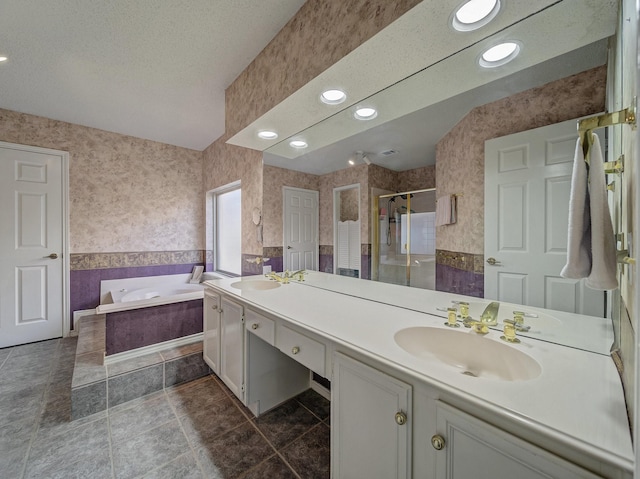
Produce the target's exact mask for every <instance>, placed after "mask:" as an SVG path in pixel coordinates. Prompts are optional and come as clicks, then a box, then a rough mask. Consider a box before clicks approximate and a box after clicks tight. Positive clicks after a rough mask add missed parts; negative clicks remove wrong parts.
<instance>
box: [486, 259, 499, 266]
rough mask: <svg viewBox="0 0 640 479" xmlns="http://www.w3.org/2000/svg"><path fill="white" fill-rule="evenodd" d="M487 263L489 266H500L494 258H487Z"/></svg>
mask: <svg viewBox="0 0 640 479" xmlns="http://www.w3.org/2000/svg"><path fill="white" fill-rule="evenodd" d="M487 263H489V264H490V265H491V266H495V265H496V264H501V263H500V261H498V260H497V259H495V258H487Z"/></svg>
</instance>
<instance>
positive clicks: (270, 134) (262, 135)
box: [258, 130, 278, 140]
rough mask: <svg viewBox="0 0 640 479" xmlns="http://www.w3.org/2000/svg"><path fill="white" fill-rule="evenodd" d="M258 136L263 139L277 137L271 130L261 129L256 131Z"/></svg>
mask: <svg viewBox="0 0 640 479" xmlns="http://www.w3.org/2000/svg"><path fill="white" fill-rule="evenodd" d="M258 136H259V137H260V138H262V139H263V140H275V139H276V138H278V134H277V133H276V132H275V131H271V130H262V131H259V132H258Z"/></svg>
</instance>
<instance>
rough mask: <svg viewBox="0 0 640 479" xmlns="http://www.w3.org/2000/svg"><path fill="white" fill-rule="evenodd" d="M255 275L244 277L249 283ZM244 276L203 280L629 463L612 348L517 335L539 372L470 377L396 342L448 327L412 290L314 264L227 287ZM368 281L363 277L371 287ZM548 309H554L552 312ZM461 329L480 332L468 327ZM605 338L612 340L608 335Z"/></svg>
mask: <svg viewBox="0 0 640 479" xmlns="http://www.w3.org/2000/svg"><path fill="white" fill-rule="evenodd" d="M253 278H254V279H262V280H264V279H265V278H264V277H253ZM251 279H252V278H246V277H245V278H242V280H243V281H250V280H251ZM239 280H240V278H233V279H222V280H213V281H207V282H206V283H205V284H206V285H208V286H211V287H213V288H214V289H217V290H218V291H220V292H224V293H227V294H230V295H232V296H236V297H238V298H241V299H242V300H243V301H244V302H246V303H248V304H253V305H255V306H256V307H258V308H260V309H263V310H265V311H268V312H270V313H271V314H273V315H275V316H278V317H280V318H283V319H285V320H287V321H289V322H291V323H293V324H297V325H299V326H301V327H303V328H306V329H308V330H310V331H312V332H314V333H316V334H319V335H321V336H323V337H326V338H327V339H329V340H331V341H333V342H335V343H338V344H342V345H345V346H347V347H349V348H352V349H355V350H357V351H358V352H359V353H361V354H364V355H367V356H370V357H372V358H374V359H376V360H377V361H380V362H383V363H386V364H389V365H391V366H393V367H394V368H396V369H399V370H401V371H402V372H403V373H405V374H407V375H410V376H412V377H414V378H416V379H418V380H420V381H423V382H425V383H426V384H431V385H433V386H435V387H437V388H439V389H441V390H443V391H445V392H448V393H450V394H455V395H456V396H458V397H460V398H461V399H463V400H465V401H467V402H470V403H473V404H478V405H480V406H482V407H485V408H489V409H491V410H492V411H494V412H495V413H496V414H500V415H502V416H504V417H507V418H509V419H510V420H512V421H517V422H518V423H521V424H524V425H526V426H527V427H529V428H531V429H532V430H535V431H536V432H538V433H540V434H544V435H546V436H549V437H553V438H555V439H557V440H558V441H560V442H563V443H566V444H569V445H571V446H572V447H575V448H576V449H578V450H581V451H584V452H586V453H588V454H590V455H592V456H595V457H597V458H599V459H601V460H603V461H605V462H607V463H610V464H615V465H617V466H618V467H621V468H622V469H625V470H628V471H631V470H632V468H633V458H634V456H633V449H632V445H631V436H630V431H629V424H628V420H627V416H626V409H625V402H624V394H623V390H622V385H621V382H620V378H619V375H618V372H617V370H616V368H615V365H614V363H613V361H612V359H611V358H610V357H609V356H605V355H603V354H598V353H593V352H587V351H584V350H580V349H576V348H571V347H566V346H560V345H557V344H553V343H550V342H546V341H539V340H535V339H530V338H526V337H523V336H520V339H521V341H522V342H521V343H520V344H517V345H511V344H509V345H508V346H509V347H513V348H517V349H519V350H520V351H523V352H526V353H527V354H528V355H530V356H531V357H533V358H534V359H535V360H537V361H538V363H539V364H540V365H541V366H542V374H541V375H540V376H539V377H537V378H536V379H532V380H528V381H513V382H511V381H501V380H497V379H489V378H475V377H469V376H466V375H463V374H460V372H459V371H457V370H454V369H453V368H452V367H451V366H447V365H445V364H443V363H441V362H439V361H438V360H436V359H433V360H430V359H424V358H418V357H416V356H413V355H412V354H410V353H408V352H406V351H405V350H404V349H402V348H401V347H400V346H398V345H397V344H396V342H395V340H394V335H395V333H396V332H398V331H399V330H401V329H404V328H408V327H414V326H430V327H440V328H445V326H444V325H443V319H442V318H441V317H437V316H433V315H430V314H425V313H424V312H420V310H414V309H417V308H414V307H412V306H415V305H416V304H417V303H416V301H417V299H416V298H417V297H418V296H415V293H411V292H405V291H404V290H410V289H411V288H406V287H398V286H394V285H386V284H382V283H377V282H373V281H366V280H354V279H349V278H344V277H340V276H334V275H328V274H324V273H315V272H312V273H309V275H308V276H307V277H306V281H308V284H300V283H297V282H295V281H294V282H291V283H290V284H286V285H281V287H278V288H275V289H270V290H265V291H260V290H246V289H245V290H240V289H236V288H234V287H231V284H232V283H234V282H236V281H239ZM345 280H346V281H347V282H352V283H353V284H348V283H346V282H345ZM316 281H317V282H326V283H333V286H331V287H327V289H321V288H316V287H310V286H312V284H313V283H314V282H316ZM362 281H366V283H367V284H366V288H364V286H365V285H364V284H361V282H362ZM356 283H357V284H356ZM345 285H347V286H345ZM342 288H345V289H346V290H345V294H338V293H336V291H341V290H342ZM349 288H351V289H349ZM358 288H360V289H362V296H363V297H364V298H370V297H371V296H370V295H373V296H374V297H375V299H374V300H372V299H373V298H371V299H362V298H360V297H357V296H358V294H357V290H358ZM371 288H375V289H371ZM421 291H424V290H421ZM403 294H407V295H408V297H407V298H406V301H407V303H408V305H406V307H403V308H400V307H398V306H393V305H389V304H384V302H386V301H387V299H389V300H390V299H392V298H393V300H394V302H395V304H403V302H404V300H405V298H402V297H399V295H403ZM423 294H425V296H424V297H423V298H424V299H422V303H423V304H420V308H425V307H426V308H431V306H433V307H434V308H433V309H435V307H436V306H437V307H441V306H445V307H446V306H447V305H449V304H450V301H451V299H452V298H455V299H463V300H464V299H467V300H469V298H468V297H464V296H457V295H451V294H448V293H440V292H434V291H429V292H427V293H423ZM481 301H484V300H481ZM431 303H432V304H431ZM539 311H541V312H542V311H544V310H539ZM549 314H553V315H554V316H556V317H557V316H558V315H557V313H556V312H549ZM572 316H575V315H572ZM502 319H503V318H502V317H500V320H502ZM447 329H448V328H447ZM458 331H460V334H475V333H472V332H470V330H467V329H463V328H461V329H459V330H458ZM570 333H574V334H576V333H579V331H575V329H571V330H570V331H567V334H570ZM501 334H502V333H501V332H499V331H490V332H489V334H488V335H487V336H485V338H484V339H486V340H488V341H491V340H494V341H498V342H500V343H501V344H506V343H504V342H502V341H500V339H499V337H500V336H501ZM600 340H601V341H605V344H608V345H610V342H609V339H608V338H605V339H602V338H601V339H600ZM606 347H607V348H608V347H609V346H606Z"/></svg>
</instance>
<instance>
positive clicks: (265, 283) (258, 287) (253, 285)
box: [231, 279, 280, 291]
mask: <svg viewBox="0 0 640 479" xmlns="http://www.w3.org/2000/svg"><path fill="white" fill-rule="evenodd" d="M231 287H232V288H236V289H240V290H248V291H264V290H267V289H275V288H279V287H280V283H278V282H277V281H269V280H266V279H250V280H244V281H236V282H235V283H231Z"/></svg>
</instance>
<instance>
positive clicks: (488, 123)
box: [436, 66, 607, 254]
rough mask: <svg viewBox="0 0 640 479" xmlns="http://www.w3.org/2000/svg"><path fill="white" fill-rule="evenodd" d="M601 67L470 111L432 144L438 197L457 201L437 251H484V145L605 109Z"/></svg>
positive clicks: (440, 229) (440, 234) (442, 228)
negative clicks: (451, 222) (453, 220)
mask: <svg viewBox="0 0 640 479" xmlns="http://www.w3.org/2000/svg"><path fill="white" fill-rule="evenodd" d="M606 80H607V70H606V67H605V66H602V67H598V68H594V69H591V70H588V71H586V72H582V73H579V74H577V75H573V76H570V77H568V78H564V79H561V80H557V81H554V82H551V83H548V84H546V85H543V86H541V87H538V88H533V89H531V90H527V91H524V92H522V93H518V94H516V95H512V96H510V97H507V98H505V99H502V100H499V101H495V102H493V103H489V104H487V105H483V106H480V107H477V108H474V109H473V110H471V112H469V114H468V115H466V116H465V117H464V118H463V119H462V120H461V121H460V122H459V123H458V124H457V125H456V126H455V127H454V128H452V129H451V131H449V132H448V133H447V134H446V135H445V136H444V137H443V138H442V140H440V142H439V143H438V145H437V151H436V180H437V185H438V186H437V188H438V189H437V194H438V196H442V195H446V194H454V193H463V194H464V196H463V197H460V198H458V221H457V223H456V224H455V225H449V226H440V227H438V229H437V236H436V247H437V249H441V250H448V251H459V252H464V253H473V254H483V253H484V142H485V141H486V140H489V139H491V138H498V137H500V136H505V135H510V134H512V133H518V132H520V131H526V130H531V129H533V128H538V127H541V126H545V125H551V124H553V123H560V122H562V121H565V120H570V119H572V118H578V117H581V116H585V115H590V114H594V113H598V112H601V111H604V109H605V103H604V101H605V90H606Z"/></svg>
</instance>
